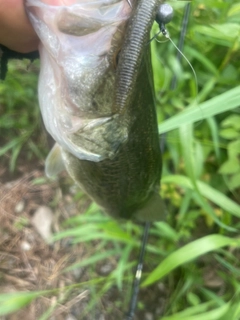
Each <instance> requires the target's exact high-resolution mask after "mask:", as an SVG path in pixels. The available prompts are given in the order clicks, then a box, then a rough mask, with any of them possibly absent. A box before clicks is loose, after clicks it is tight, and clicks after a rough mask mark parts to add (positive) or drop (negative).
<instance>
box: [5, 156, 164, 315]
mask: <svg viewBox="0 0 240 320" xmlns="http://www.w3.org/2000/svg"><path fill="white" fill-rule="evenodd" d="M20 162H21V161H20ZM34 167H35V168H34ZM34 167H32V166H31V164H30V163H28V162H24V161H22V164H19V165H18V168H17V172H16V173H15V174H14V175H13V176H9V173H8V172H7V171H6V169H3V167H1V170H0V181H1V183H0V221H1V225H0V234H1V237H0V293H1V294H2V293H16V292H22V291H24V292H32V291H39V290H49V289H56V288H60V290H58V291H56V292H53V293H52V294H48V295H47V296H44V297H40V298H38V299H35V300H34V301H33V302H32V303H30V305H28V306H27V307H24V308H23V309H21V310H20V311H17V312H15V313H13V314H11V315H8V316H5V317H0V320H15V319H16V320H17V319H26V320H35V319H51V320H55V319H56V320H62V319H63V320H77V319H83V320H93V319H97V320H111V319H114V320H117V319H119V320H120V319H123V317H124V313H125V311H126V310H122V309H121V307H119V301H121V299H122V296H123V295H124V290H127V291H129V290H131V288H126V289H124V290H123V292H121V293H120V292H119V291H118V289H116V288H114V287H113V288H111V289H110V290H109V292H108V294H107V295H105V296H104V297H103V299H101V302H100V305H99V306H98V305H97V306H96V307H95V310H94V314H95V315H94V316H93V315H89V314H88V315H84V316H82V315H83V313H84V309H85V308H86V306H87V304H88V302H89V299H90V297H89V290H88V289H86V288H78V287H77V288H76V290H71V291H69V292H68V291H67V290H65V289H64V290H61V288H65V287H66V286H69V285H72V284H76V283H81V282H84V281H87V280H89V276H88V272H87V270H84V272H82V273H81V274H79V272H78V271H77V270H75V271H74V270H73V271H71V272H70V271H69V272H63V270H64V269H65V268H66V267H67V266H69V265H71V264H73V263H74V262H76V261H77V260H79V259H84V258H86V257H88V256H89V254H91V253H89V252H87V251H86V248H85V246H84V245H75V246H69V242H68V240H67V239H65V240H61V241H56V242H54V243H48V241H47V240H46V239H44V235H41V234H40V233H41V232H40V231H39V230H38V224H40V225H42V224H44V221H41V219H44V216H43V217H42V218H40V220H37V225H36V223H35V222H34V219H35V218H34V217H35V215H36V212H38V211H39V208H40V209H41V210H42V211H43V212H45V213H46V212H47V214H49V215H50V216H51V219H50V223H49V225H50V230H51V231H50V232H57V231H59V230H60V229H61V222H62V221H63V220H65V219H67V218H69V217H71V216H73V215H76V214H79V206H78V207H76V205H75V204H74V201H73V197H74V193H75V190H76V188H74V187H73V185H72V181H71V180H70V179H69V178H68V177H67V175H66V173H63V174H62V176H61V178H60V181H51V182H50V181H48V180H46V178H45V174H44V168H43V163H41V162H39V163H37V164H36V162H35V165H34ZM4 168H6V166H4ZM89 204H90V200H89V199H88V198H87V196H83V201H82V204H81V210H80V211H82V212H84V211H85V209H86V208H87V207H88V206H89ZM49 211H50V213H49ZM39 232H40V233H39ZM114 263H117V262H116V261H115V262H114ZM161 291H164V288H155V289H151V290H150V291H149V292H148V293H147V294H146V292H145V291H143V292H141V294H140V296H142V299H143V300H145V301H146V303H148V305H149V307H148V308H147V309H148V310H145V311H144V312H139V316H138V317H136V319H140V320H143V319H146V320H153V319H157V318H155V317H154V315H153V314H154V313H155V312H157V313H158V314H159V313H161V312H162V309H163V305H164V302H165V298H163V296H165V294H164V295H163V294H162V293H163V292H161ZM150 301H151V303H150V304H149V302H150ZM117 302H118V303H117ZM51 309H52V312H50V315H49V316H45V317H44V318H41V315H42V314H44V312H46V311H47V310H51ZM107 310H112V312H108V311H107Z"/></svg>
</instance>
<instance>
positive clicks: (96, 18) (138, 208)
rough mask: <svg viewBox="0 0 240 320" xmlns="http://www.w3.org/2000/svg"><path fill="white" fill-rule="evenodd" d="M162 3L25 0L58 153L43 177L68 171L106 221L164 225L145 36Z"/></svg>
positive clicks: (45, 115) (49, 127)
mask: <svg viewBox="0 0 240 320" xmlns="http://www.w3.org/2000/svg"><path fill="white" fill-rule="evenodd" d="M159 4H160V1H159V0H129V1H127V0H98V1H97V0H92V1H91V0H76V1H74V0H71V1H67V0H59V1H55V5H49V4H48V1H47V0H45V1H40V0H27V1H26V7H27V11H28V14H29V17H30V20H31V22H32V24H33V26H34V28H35V30H36V32H37V33H38V35H39V37H40V39H41V44H40V47H39V51H40V59H41V73H40V80H39V102H40V107H41V112H42V115H43V120H44V123H45V126H46V128H47V130H48V131H49V133H50V134H51V135H52V137H53V138H54V139H55V140H56V142H57V145H56V146H55V147H54V148H53V150H52V151H51V153H50V154H49V156H48V158H47V161H46V172H47V174H48V175H49V176H50V175H54V174H56V173H57V172H58V171H60V170H61V166H62V164H64V166H65V168H66V169H67V171H68V173H69V174H70V176H71V177H72V178H73V179H74V180H75V181H76V182H77V184H78V185H79V186H80V187H81V188H82V189H83V190H84V191H85V192H86V193H87V194H88V195H89V196H90V197H91V198H92V199H93V200H94V201H95V202H96V203H98V204H99V205H100V206H101V207H102V208H103V209H104V210H105V211H106V212H107V213H109V214H110V215H111V216H114V217H117V218H126V219H138V220H140V221H155V220H161V219H163V216H164V206H163V202H162V200H161V198H160V196H159V183H160V176H161V153H160V146H159V136H158V128H157V118H156V110H155V102H154V91H153V90H154V89H153V88H154V86H153V76H152V68H151V56H150V47H149V44H148V41H149V34H150V29H151V26H152V24H153V21H154V19H155V16H156V12H157V7H158V5H159Z"/></svg>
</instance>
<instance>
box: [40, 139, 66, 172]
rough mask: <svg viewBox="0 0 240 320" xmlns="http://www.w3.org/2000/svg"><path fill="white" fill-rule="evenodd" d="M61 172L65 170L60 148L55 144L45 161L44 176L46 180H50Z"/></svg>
mask: <svg viewBox="0 0 240 320" xmlns="http://www.w3.org/2000/svg"><path fill="white" fill-rule="evenodd" d="M63 170H65V165H64V162H63V158H62V148H61V147H60V146H59V144H57V143H55V145H54V146H53V148H52V150H51V151H50V152H49V154H48V156H47V159H46V161H45V174H46V176H47V177H48V178H51V177H54V176H56V175H58V174H59V173H60V172H62V171H63Z"/></svg>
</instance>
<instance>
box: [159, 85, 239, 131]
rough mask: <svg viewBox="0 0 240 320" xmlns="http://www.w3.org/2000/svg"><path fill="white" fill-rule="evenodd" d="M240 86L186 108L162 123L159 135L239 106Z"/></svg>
mask: <svg viewBox="0 0 240 320" xmlns="http://www.w3.org/2000/svg"><path fill="white" fill-rule="evenodd" d="M239 101H240V86H238V87H236V88H234V89H231V90H229V91H227V92H225V93H223V94H220V95H218V96H216V97H214V98H212V99H210V100H208V101H206V102H203V103H201V104H199V105H198V106H197V107H196V106H193V107H188V108H186V109H185V110H184V111H182V112H181V113H179V114H177V115H176V116H173V117H171V118H169V119H167V120H165V121H164V122H162V123H161V124H160V125H159V127H158V129H159V133H160V134H161V133H164V132H168V131H170V130H173V129H176V128H179V127H180V126H183V125H187V124H189V123H193V122H196V121H201V120H203V119H206V118H209V117H212V116H214V115H216V114H220V113H222V112H225V111H228V110H232V109H234V108H236V107H238V106H239Z"/></svg>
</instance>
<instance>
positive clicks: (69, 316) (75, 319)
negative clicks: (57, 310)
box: [65, 313, 77, 320]
mask: <svg viewBox="0 0 240 320" xmlns="http://www.w3.org/2000/svg"><path fill="white" fill-rule="evenodd" d="M65 320H77V318H75V317H74V315H72V314H71V313H70V314H68V315H67V316H66V318H65Z"/></svg>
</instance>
